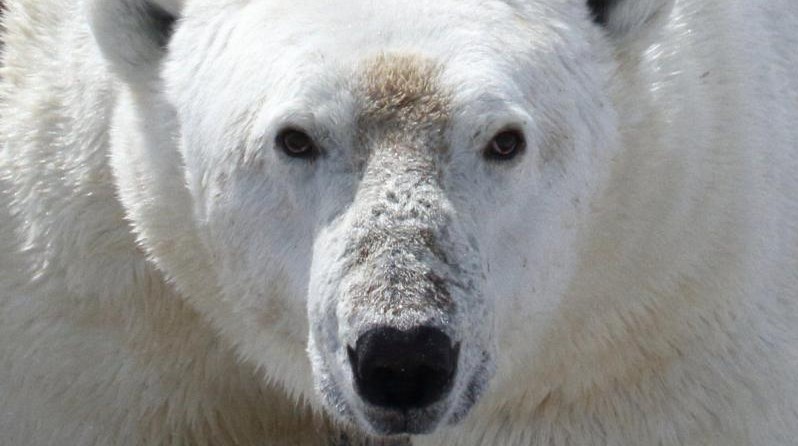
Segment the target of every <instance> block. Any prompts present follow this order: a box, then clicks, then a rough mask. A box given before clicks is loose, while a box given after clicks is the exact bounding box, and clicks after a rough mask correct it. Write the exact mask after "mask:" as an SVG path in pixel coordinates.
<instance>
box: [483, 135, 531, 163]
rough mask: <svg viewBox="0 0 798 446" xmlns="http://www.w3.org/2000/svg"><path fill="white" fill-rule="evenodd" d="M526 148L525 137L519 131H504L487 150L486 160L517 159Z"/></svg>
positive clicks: (492, 141) (494, 138)
mask: <svg viewBox="0 0 798 446" xmlns="http://www.w3.org/2000/svg"><path fill="white" fill-rule="evenodd" d="M525 148H526V140H525V139H524V135H523V134H521V132H519V131H518V130H504V131H501V132H499V133H498V134H497V135H496V136H494V137H493V139H492V140H491V141H490V143H489V144H488V146H487V147H486V148H485V158H487V159H489V160H495V161H505V160H510V159H513V158H515V157H516V156H517V155H519V154H520V153H522V152H523V151H524V149H525Z"/></svg>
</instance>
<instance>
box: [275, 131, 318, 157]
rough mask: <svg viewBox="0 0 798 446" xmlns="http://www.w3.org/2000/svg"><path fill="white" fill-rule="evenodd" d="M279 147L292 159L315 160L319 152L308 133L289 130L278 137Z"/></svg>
mask: <svg viewBox="0 0 798 446" xmlns="http://www.w3.org/2000/svg"><path fill="white" fill-rule="evenodd" d="M277 147H279V148H280V149H281V150H282V151H283V152H285V154H286V155H288V156H290V157H292V158H315V157H316V155H318V150H317V148H316V144H315V143H314V142H313V139H312V138H311V137H310V136H308V134H307V133H305V132H303V131H301V130H296V129H287V130H283V131H282V132H280V134H279V135H277Z"/></svg>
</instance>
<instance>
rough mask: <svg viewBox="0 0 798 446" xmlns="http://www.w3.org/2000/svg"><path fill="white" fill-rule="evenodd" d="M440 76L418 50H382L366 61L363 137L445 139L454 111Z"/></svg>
mask: <svg viewBox="0 0 798 446" xmlns="http://www.w3.org/2000/svg"><path fill="white" fill-rule="evenodd" d="M439 75H440V67H439V66H438V65H436V64H435V63H434V62H433V61H431V60H429V59H425V58H423V57H420V56H417V55H412V54H401V53H398V54H381V55H378V56H376V57H373V58H369V59H367V60H366V61H365V63H363V64H361V65H360V68H359V73H358V75H357V76H356V77H357V79H358V81H357V88H356V95H357V97H358V100H359V103H360V104H359V106H358V107H357V110H356V114H357V128H358V132H359V134H360V139H361V141H362V142H363V143H365V144H369V143H370V142H373V140H380V141H381V142H385V140H389V141H390V142H393V143H399V142H406V143H411V144H412V143H413V142H414V141H412V140H416V139H420V140H422V141H423V142H424V143H425V144H439V143H440V141H436V140H439V139H440V138H442V133H443V131H444V129H445V128H446V125H447V123H448V120H449V115H450V97H449V95H448V94H447V93H446V91H445V90H444V89H443V88H442V87H441V85H440V83H439ZM398 139H403V140H404V141H398Z"/></svg>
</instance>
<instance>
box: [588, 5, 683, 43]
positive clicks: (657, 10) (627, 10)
mask: <svg viewBox="0 0 798 446" xmlns="http://www.w3.org/2000/svg"><path fill="white" fill-rule="evenodd" d="M673 3H674V0H587V6H588V8H590V11H591V13H592V14H593V19H594V20H595V21H596V23H598V24H600V25H602V26H603V27H604V28H605V29H606V30H607V31H608V32H609V34H610V35H611V36H613V37H616V38H626V37H627V36H633V35H637V34H638V33H639V32H641V31H645V30H646V29H650V28H651V26H653V25H654V22H656V21H657V20H659V19H660V18H662V17H665V16H667V15H668V13H670V11H671V9H672V8H673Z"/></svg>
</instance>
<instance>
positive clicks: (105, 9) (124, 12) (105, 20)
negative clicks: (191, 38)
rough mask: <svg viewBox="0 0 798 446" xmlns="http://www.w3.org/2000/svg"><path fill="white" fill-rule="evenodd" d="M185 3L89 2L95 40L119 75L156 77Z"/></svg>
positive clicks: (144, 0)
mask: <svg viewBox="0 0 798 446" xmlns="http://www.w3.org/2000/svg"><path fill="white" fill-rule="evenodd" d="M183 1H184V0H91V1H89V3H88V8H89V9H88V14H89V21H90V23H91V29H92V33H93V35H94V38H95V40H96V41H97V43H98V44H99V46H100V49H101V50H102V53H103V55H104V56H105V58H106V59H107V60H108V61H109V62H110V64H111V66H112V67H113V69H114V70H115V71H116V72H117V73H118V74H119V75H121V76H122V77H124V78H126V79H127V80H129V81H130V80H146V79H152V77H153V76H157V71H158V67H159V66H160V62H161V60H162V59H163V56H164V54H165V53H166V47H167V45H168V44H169V39H170V38H171V36H172V31H173V29H174V26H175V23H176V22H177V19H178V17H179V16H180V13H181V11H182V9H183Z"/></svg>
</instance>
